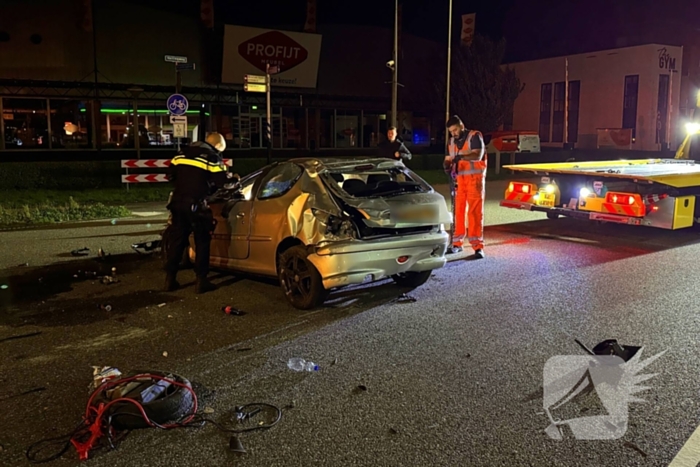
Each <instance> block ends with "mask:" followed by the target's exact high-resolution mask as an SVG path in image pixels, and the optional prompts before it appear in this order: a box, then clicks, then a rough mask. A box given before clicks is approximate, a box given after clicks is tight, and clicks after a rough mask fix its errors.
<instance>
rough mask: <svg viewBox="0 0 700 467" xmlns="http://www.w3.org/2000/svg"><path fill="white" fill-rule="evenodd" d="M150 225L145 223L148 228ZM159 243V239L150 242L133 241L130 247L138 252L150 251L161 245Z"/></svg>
mask: <svg viewBox="0 0 700 467" xmlns="http://www.w3.org/2000/svg"><path fill="white" fill-rule="evenodd" d="M150 226H151V224H148V225H147V227H149V228H150ZM161 243H162V241H161V240H151V241H150V242H142V243H134V244H133V245H131V248H132V249H133V250H134V251H136V253H139V254H144V253H152V252H153V251H155V250H157V249H158V248H160V247H161Z"/></svg>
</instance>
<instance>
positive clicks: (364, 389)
mask: <svg viewBox="0 0 700 467" xmlns="http://www.w3.org/2000/svg"><path fill="white" fill-rule="evenodd" d="M367 391H368V389H367V386H365V385H364V384H360V385H358V386H357V387H356V388H355V393H361V392H367Z"/></svg>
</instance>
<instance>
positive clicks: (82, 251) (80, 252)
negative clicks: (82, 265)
mask: <svg viewBox="0 0 700 467" xmlns="http://www.w3.org/2000/svg"><path fill="white" fill-rule="evenodd" d="M89 251H90V248H88V247H85V248H80V249H77V250H73V251H71V252H70V254H71V255H73V256H87V255H88V254H89Z"/></svg>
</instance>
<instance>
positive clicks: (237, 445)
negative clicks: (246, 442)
mask: <svg viewBox="0 0 700 467" xmlns="http://www.w3.org/2000/svg"><path fill="white" fill-rule="evenodd" d="M228 448H229V449H230V450H231V451H233V452H237V453H239V454H245V453H246V450H245V448H244V447H243V444H242V443H241V440H240V439H238V436H231V439H230V440H229V442H228Z"/></svg>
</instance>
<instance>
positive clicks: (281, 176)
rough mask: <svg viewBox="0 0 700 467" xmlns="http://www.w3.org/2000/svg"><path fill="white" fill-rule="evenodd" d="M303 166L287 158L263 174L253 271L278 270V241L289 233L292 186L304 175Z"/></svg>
mask: <svg viewBox="0 0 700 467" xmlns="http://www.w3.org/2000/svg"><path fill="white" fill-rule="evenodd" d="M303 171H304V169H302V168H301V167H300V166H298V165H296V164H294V163H292V162H286V163H282V164H279V165H277V166H276V167H273V168H272V169H271V170H270V171H269V172H268V173H267V174H265V175H264V176H263V177H262V181H261V182H260V188H256V190H257V196H256V199H255V207H254V208H253V224H252V230H251V232H250V242H251V245H250V259H249V260H248V262H249V263H252V264H249V265H248V266H247V267H248V268H250V270H251V271H255V272H258V273H261V274H268V273H272V272H274V271H275V269H276V268H275V259H276V257H275V255H276V252H277V245H278V244H279V242H280V241H282V238H281V237H283V236H285V235H288V230H289V229H288V227H286V226H287V224H288V222H289V221H288V218H287V215H288V212H287V211H288V209H289V205H290V199H289V196H291V195H290V190H292V188H293V187H294V185H295V184H296V182H297V181H298V180H299V178H300V177H301V176H302V174H303Z"/></svg>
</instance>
